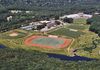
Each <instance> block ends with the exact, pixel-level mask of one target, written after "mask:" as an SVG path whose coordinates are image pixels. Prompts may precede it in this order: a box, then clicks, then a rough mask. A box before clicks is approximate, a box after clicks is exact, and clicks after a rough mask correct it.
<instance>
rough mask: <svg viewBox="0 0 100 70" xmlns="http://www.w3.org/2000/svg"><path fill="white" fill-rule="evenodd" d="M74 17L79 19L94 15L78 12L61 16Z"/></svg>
mask: <svg viewBox="0 0 100 70" xmlns="http://www.w3.org/2000/svg"><path fill="white" fill-rule="evenodd" d="M65 17H67V18H73V19H78V18H86V19H88V18H92V15H89V14H84V13H78V14H70V15H64V16H62V17H60V18H61V19H63V18H65Z"/></svg>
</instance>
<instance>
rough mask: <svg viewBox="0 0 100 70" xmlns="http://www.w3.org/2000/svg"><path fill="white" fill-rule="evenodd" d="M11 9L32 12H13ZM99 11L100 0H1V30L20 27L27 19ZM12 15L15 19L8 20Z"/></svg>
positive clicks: (35, 19)
mask: <svg viewBox="0 0 100 70" xmlns="http://www.w3.org/2000/svg"><path fill="white" fill-rule="evenodd" d="M10 10H21V11H32V13H29V14H26V13H24V12H22V13H18V14H12V13H11V12H10ZM97 11H98V12H100V0H0V32H2V31H8V30H10V29H15V28H19V27H20V26H21V25H22V24H25V23H27V22H26V20H27V21H30V20H31V21H37V20H43V19H49V18H51V17H53V18H56V17H59V16H61V15H64V14H71V13H77V12H84V13H89V14H93V13H94V12H97ZM10 15H12V16H13V20H12V21H9V22H7V20H6V18H7V17H8V16H10ZM33 16H34V18H32V17H33ZM23 17H24V18H23Z"/></svg>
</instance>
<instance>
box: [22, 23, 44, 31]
mask: <svg viewBox="0 0 100 70" xmlns="http://www.w3.org/2000/svg"><path fill="white" fill-rule="evenodd" d="M42 25H43V24H41V23H39V22H31V23H29V25H28V26H22V27H21V29H24V30H32V29H35V30H37V29H38V27H39V26H42Z"/></svg>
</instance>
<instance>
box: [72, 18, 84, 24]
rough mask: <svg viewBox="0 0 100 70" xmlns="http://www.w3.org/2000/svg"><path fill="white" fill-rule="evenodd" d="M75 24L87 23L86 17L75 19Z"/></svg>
mask: <svg viewBox="0 0 100 70" xmlns="http://www.w3.org/2000/svg"><path fill="white" fill-rule="evenodd" d="M73 23H74V24H86V19H85V18H79V19H74V22H73Z"/></svg>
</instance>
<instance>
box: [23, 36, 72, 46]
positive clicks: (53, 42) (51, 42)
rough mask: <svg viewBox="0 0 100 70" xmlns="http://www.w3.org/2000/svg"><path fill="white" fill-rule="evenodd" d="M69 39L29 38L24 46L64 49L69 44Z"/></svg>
mask: <svg viewBox="0 0 100 70" xmlns="http://www.w3.org/2000/svg"><path fill="white" fill-rule="evenodd" d="M71 41H72V40H71V39H64V38H54V37H46V36H31V37H29V38H27V39H26V40H25V44H26V45H28V46H32V47H41V48H65V47H68V46H69V45H70V44H71Z"/></svg>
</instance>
